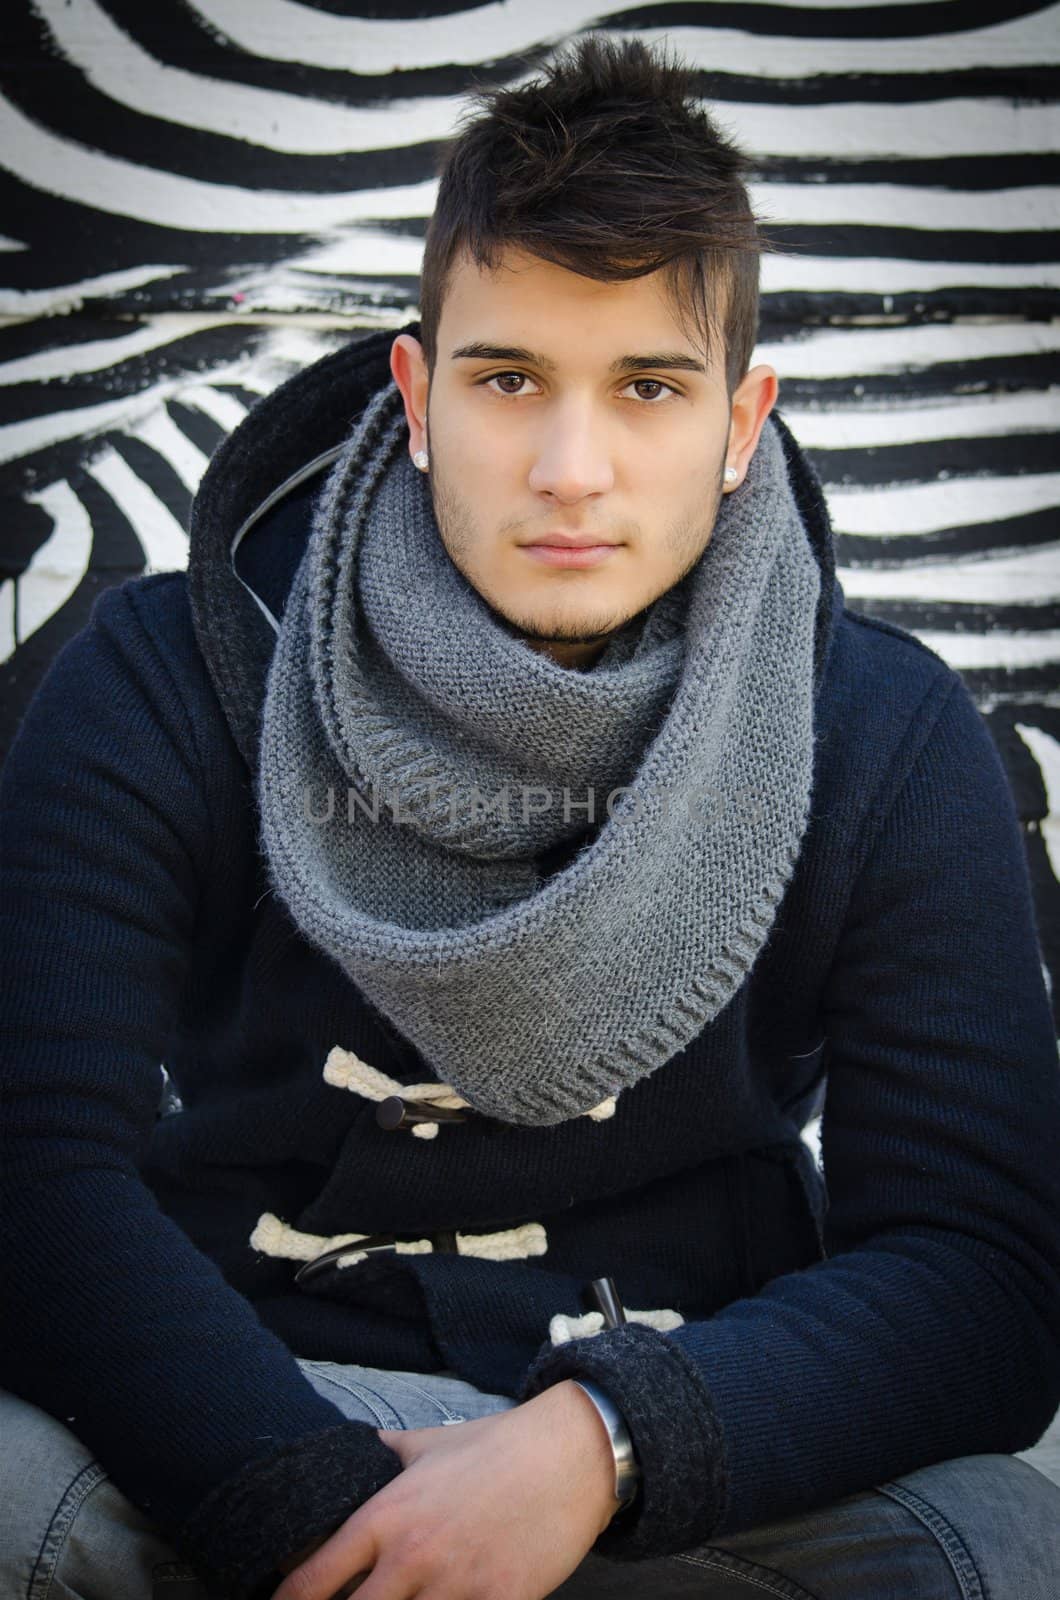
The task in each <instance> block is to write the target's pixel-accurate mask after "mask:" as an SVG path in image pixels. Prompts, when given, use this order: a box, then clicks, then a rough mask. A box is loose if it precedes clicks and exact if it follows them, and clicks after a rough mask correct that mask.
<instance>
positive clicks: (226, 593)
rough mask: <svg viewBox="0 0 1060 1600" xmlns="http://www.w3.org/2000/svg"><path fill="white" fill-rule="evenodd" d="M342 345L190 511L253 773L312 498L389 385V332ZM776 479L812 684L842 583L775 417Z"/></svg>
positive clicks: (305, 375)
mask: <svg viewBox="0 0 1060 1600" xmlns="http://www.w3.org/2000/svg"><path fill="white" fill-rule="evenodd" d="M419 332H420V325H419V323H418V322H411V323H408V324H406V326H405V327H404V328H401V329H399V330H397V331H396V332H395V331H394V330H391V329H386V330H384V331H382V332H380V333H373V334H370V335H368V336H367V337H366V338H364V339H359V340H357V341H356V342H355V343H351V344H349V345H346V346H344V347H343V348H342V349H341V350H337V351H335V352H334V353H333V354H331V355H328V356H325V357H324V358H323V359H322V360H320V361H316V362H314V363H313V364H312V365H311V366H309V367H306V368H305V369H304V370H303V371H302V372H298V373H296V374H295V375H294V377H292V378H289V379H288V380H287V382H286V383H284V384H281V386H280V387H279V388H278V389H275V390H274V391H273V393H272V394H270V395H268V396H267V397H266V398H265V399H264V400H262V401H261V402H260V403H259V404H258V405H256V406H255V407H254V408H253V410H252V411H251V412H250V413H249V414H248V415H247V417H246V418H245V419H244V421H243V422H242V423H240V425H239V426H238V427H237V428H236V429H235V431H234V432H233V433H231V434H230V435H229V437H228V438H227V439H225V440H224V442H223V443H222V444H221V445H220V446H219V448H218V449H217V451H216V452H215V454H214V456H213V458H212V460H211V462H210V465H209V468H208V469H207V471H206V473H205V475H204V477H203V480H202V483H201V485H200V487H199V491H198V494H197V495H196V497H195V502H194V505H193V507H192V515H191V539H190V548H189V553H188V590H189V597H190V601H191V611H192V619H193V624H194V628H195V635H196V639H197V642H198V645H199V649H200V651H201V653H202V656H203V659H204V660H205V662H206V666H207V670H208V672H209V674H210V678H211V680H212V682H213V685H214V689H215V690H216V693H217V696H218V699H219V700H220V703H221V707H222V709H223V711H224V714H225V717H226V719H227V721H228V725H229V728H230V730H231V732H232V736H233V738H234V739H235V742H236V745H237V746H238V748H239V751H240V753H241V755H242V757H243V760H244V761H245V763H246V765H247V767H248V769H249V770H250V772H251V773H252V774H253V775H255V776H256V774H257V764H258V756H257V750H258V740H259V736H260V728H261V714H262V708H263V705H264V698H265V686H266V678H267V674H268V668H269V663H270V661H271V659H272V652H273V648H274V646H275V642H276V635H277V632H278V630H279V623H280V618H281V617H282V615H283V608H284V605H285V603H286V598H287V594H288V592H289V589H290V586H291V582H292V580H293V578H294V575H295V572H296V571H297V568H298V565H299V562H300V561H301V558H302V555H303V553H304V551H305V548H306V544H307V542H308V538H309V531H310V520H311V508H312V501H313V498H314V497H315V495H316V493H317V492H318V491H319V489H320V487H321V484H322V482H323V476H324V474H325V473H326V471H327V469H328V468H329V467H330V465H331V463H332V462H333V461H334V460H335V458H336V456H337V455H338V453H339V451H340V450H341V448H342V446H343V444H344V442H345V440H346V439H347V438H348V436H349V434H350V431H351V430H352V428H353V427H354V426H355V424H356V422H357V420H358V418H359V416H360V414H361V412H362V411H363V409H364V407H365V405H366V404H367V402H368V400H369V399H370V397H371V396H372V395H373V394H374V393H376V391H377V390H379V389H381V388H383V387H384V386H385V385H386V384H387V383H389V382H390V381H391V374H390V347H391V345H392V344H393V342H394V339H395V338H396V337H397V335H398V333H409V334H411V335H412V336H413V337H416V338H418V337H419ZM765 426H766V427H773V428H775V429H776V431H777V434H778V436H779V438H780V442H781V445H782V447H783V451H784V459H785V463H786V465H787V471H788V478H789V481H790V483H791V486H792V491H793V493H794V495H795V500H796V504H797V505H798V508H799V511H800V514H801V516H802V519H803V522H804V524H805V527H806V530H807V534H808V536H809V540H810V544H811V547H812V550H813V553H814V558H815V560H816V561H817V564H818V568H819V570H820V576H821V588H820V595H819V598H818V602H817V614H816V620H815V631H814V688H815V693H819V692H820V687H821V683H822V680H823V677H824V670H825V666H826V664H827V659H828V654H829V649H830V646H831V642H832V638H833V635H834V632H835V627H836V623H837V621H838V618H839V615H840V613H841V612H842V609H843V591H842V588H841V587H840V584H839V582H838V580H837V578H836V571H835V536H834V534H833V532H832V527H831V522H830V520H829V516H828V509H827V506H826V504H825V499H824V493H823V490H822V488H821V484H820V481H819V480H818V478H817V475H816V473H815V471H814V469H813V467H812V465H811V463H810V461H809V459H808V458H807V456H806V455H805V453H804V452H803V450H802V448H801V446H800V445H799V444H798V442H797V441H796V440H795V438H794V436H793V435H792V434H791V432H790V430H789V429H788V427H787V424H786V423H785V422H784V421H783V418H782V417H781V416H779V415H778V412H777V410H776V408H775V407H774V409H773V410H772V412H771V413H770V415H769V417H768V418H767V419H766V424H765Z"/></svg>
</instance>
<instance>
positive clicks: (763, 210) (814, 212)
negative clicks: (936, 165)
mask: <svg viewBox="0 0 1060 1600" xmlns="http://www.w3.org/2000/svg"><path fill="white" fill-rule="evenodd" d="M748 190H749V193H750V196H751V203H752V206H753V207H754V211H755V215H756V216H757V217H758V218H759V220H760V221H761V222H762V223H763V224H764V225H765V226H766V227H767V228H768V226H769V224H770V223H771V222H772V223H773V224H776V223H783V224H786V225H789V226H791V225H795V226H798V227H806V226H811V225H812V226H818V225H828V224H843V225H846V226H847V227H858V226H866V227H876V228H916V229H918V230H919V231H920V232H921V233H933V232H945V233H950V232H953V231H954V230H955V229H956V230H960V231H963V230H965V229H968V230H971V231H974V232H983V233H1012V232H1014V231H1017V230H1018V231H1020V232H1024V233H1032V232H1034V231H1035V229H1045V228H1055V227H1056V225H1057V214H1058V210H1060V207H1058V204H1057V191H1056V189H1055V188H1049V187H1048V186H1046V185H1040V186H1038V187H1035V186H1033V185H1030V184H1028V185H1027V186H1026V187H1024V188H1013V189H977V190H976V191H975V192H974V193H972V192H969V191H967V190H963V189H938V188H926V187H925V188H922V189H920V188H914V187H912V186H911V185H909V184H897V183H876V184H872V183H752V184H749V185H748ZM946 253H947V252H946V249H945V245H944V242H942V241H940V249H939V255H940V256H945V255H946Z"/></svg>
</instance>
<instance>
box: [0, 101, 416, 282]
mask: <svg viewBox="0 0 1060 1600" xmlns="http://www.w3.org/2000/svg"><path fill="white" fill-rule="evenodd" d="M0 166H4V167H6V168H7V169H8V170H9V171H11V172H14V173H15V174H16V175H17V176H18V177H19V178H21V179H22V181H23V182H24V183H29V184H32V185H33V186H34V187H35V188H37V189H40V190H42V191H43V192H44V193H45V194H55V195H59V196H61V197H62V198H63V199H64V200H74V201H76V202H77V203H78V204H80V205H88V206H94V207H95V208H96V210H98V211H105V212H107V213H109V214H110V215H112V216H120V217H134V218H136V219H137V220H138V221H140V222H150V223H154V224H155V225H156V226H158V227H164V228H182V229H184V230H185V231H187V232H190V233H251V234H254V233H277V234H284V233H315V232H322V231H326V230H327V229H329V228H335V227H339V226H343V225H349V224H352V223H355V222H357V221H359V220H361V219H363V218H367V217H392V216H395V215H397V216H402V215H405V214H408V213H409V208H410V206H413V207H415V209H416V212H419V211H421V210H422V206H423V200H422V198H420V197H418V195H417V191H418V190H420V189H422V188H423V187H424V185H422V184H414V185H410V186H408V187H407V188H395V189H379V190H376V189H367V190H363V191H362V190H355V191H352V192H349V193H345V194H325V195H315V194H302V193H298V192H294V193H292V192H290V191H287V192H284V191H280V190H275V189H243V188H238V187H236V186H234V185H231V184H220V183H216V184H215V183H206V182H203V181H201V180H200V179H198V178H182V177H178V176H177V175H176V174H175V173H171V172H163V171H160V170H159V169H158V168H155V167H147V166H138V165H136V164H135V163H134V162H131V161H123V160H121V159H120V158H119V157H117V156H109V155H103V154H101V153H100V152H98V151H93V150H89V149H86V148H85V146H83V145H80V144H76V143H75V142H74V141H73V140H71V139H64V138H60V137H59V135H58V134H54V133H50V132H49V131H48V130H47V129H45V128H42V127H41V126H40V125H39V124H38V123H35V122H33V121H31V120H30V118H29V117H27V116H24V115H23V113H22V112H21V111H20V110H19V109H18V107H17V106H14V105H12V103H11V101H10V100H7V99H5V98H3V97H2V96H0ZM428 187H430V188H431V190H432V192H433V189H434V180H433V179H431V180H430V181H429V184H428ZM420 248H421V250H422V245H421V246H420Z"/></svg>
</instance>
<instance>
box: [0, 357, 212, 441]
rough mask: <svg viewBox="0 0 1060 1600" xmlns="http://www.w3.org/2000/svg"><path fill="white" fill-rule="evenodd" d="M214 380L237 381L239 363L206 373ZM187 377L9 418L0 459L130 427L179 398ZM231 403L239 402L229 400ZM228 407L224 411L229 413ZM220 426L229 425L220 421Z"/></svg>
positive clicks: (0, 432) (1, 436)
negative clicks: (93, 402) (112, 397)
mask: <svg viewBox="0 0 1060 1600" xmlns="http://www.w3.org/2000/svg"><path fill="white" fill-rule="evenodd" d="M210 377H211V379H212V381H213V382H214V383H224V382H225V381H226V380H229V379H230V380H231V381H233V382H239V381H241V378H242V366H241V364H240V363H238V362H235V363H229V364H228V365H227V366H225V367H220V368H218V369H217V370H216V371H215V372H213V373H211V374H210ZM191 387H193V388H194V389H195V392H196V394H201V393H202V392H203V390H202V386H201V385H192V386H191ZM186 388H187V378H186V377H184V376H178V377H174V378H166V379H164V380H162V381H161V382H159V383H155V384H152V385H151V386H150V388H148V389H142V390H140V391H139V392H138V393H137V394H130V395H123V396H122V397H121V399H119V400H102V401H100V403H99V404H98V405H94V406H75V407H74V408H73V409H71V410H70V411H56V412H53V413H52V414H50V415H48V416H44V417H29V418H27V419H26V421H24V422H9V423H7V424H6V425H5V426H4V427H2V428H0V462H3V461H14V460H17V459H18V458H19V457H21V456H24V455H27V454H28V453H29V452H30V451H31V450H43V449H46V448H47V446H48V445H52V444H61V443H63V441H64V440H66V439H78V438H81V437H85V438H90V437H91V436H92V435H93V434H97V433H103V432H104V431H105V430H106V429H107V428H130V427H133V426H135V425H137V424H139V423H140V422H142V421H143V420H144V419H145V418H146V417H148V416H150V414H151V412H152V411H154V410H156V408H157V407H158V406H159V405H160V404H161V403H162V402H163V401H166V400H172V399H183V398H184V394H185V392H186ZM231 404H232V405H238V404H239V402H238V401H235V400H233V401H232V402H231ZM231 414H232V413H231V412H230V411H228V412H226V415H231ZM222 426H223V427H228V426H230V424H229V423H222Z"/></svg>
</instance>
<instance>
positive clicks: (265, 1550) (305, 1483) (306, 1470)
mask: <svg viewBox="0 0 1060 1600" xmlns="http://www.w3.org/2000/svg"><path fill="white" fill-rule="evenodd" d="M400 1471H401V1461H400V1458H399V1457H398V1456H397V1454H396V1453H395V1452H394V1451H393V1450H391V1449H389V1448H388V1447H387V1446H386V1445H385V1444H384V1443H383V1441H382V1440H381V1439H380V1438H379V1435H378V1434H377V1433H376V1430H375V1428H373V1427H372V1426H371V1425H370V1424H369V1423H367V1422H349V1421H347V1422H341V1423H339V1424H338V1426H337V1427H334V1428H327V1429H325V1431H324V1432H323V1433H313V1434H308V1435H306V1436H305V1437H304V1438H301V1439H297V1440H295V1441H294V1442H293V1443H292V1444H287V1445H285V1446H284V1447H283V1449H281V1450H278V1451H277V1452H276V1453H275V1454H274V1455H270V1456H264V1457H257V1458H256V1459H255V1460H253V1461H251V1462H249V1463H248V1464H247V1465H246V1466H245V1467H243V1468H242V1469H241V1470H240V1471H239V1472H238V1473H236V1474H235V1475H234V1476H233V1477H231V1478H226V1479H225V1480H224V1481H223V1482H222V1483H219V1484H217V1485H216V1486H215V1487H214V1488H213V1489H211V1491H210V1493H209V1494H208V1495H207V1496H206V1498H205V1499H204V1500H201V1501H200V1502H199V1504H198V1505H197V1506H196V1507H195V1510H194V1511H193V1512H192V1513H191V1515H190V1516H189V1517H188V1518H187V1519H186V1521H185V1522H184V1523H183V1524H182V1525H181V1526H180V1527H179V1528H178V1529H176V1530H175V1532H174V1533H173V1535H172V1539H173V1543H174V1546H175V1548H176V1551H177V1554H178V1555H179V1556H180V1557H181V1558H182V1559H183V1560H185V1561H187V1562H189V1563H190V1564H191V1565H192V1566H193V1567H194V1568H195V1569H196V1572H198V1573H199V1575H200V1577H201V1579H202V1581H203V1583H204V1585H205V1587H206V1589H207V1591H208V1593H209V1594H210V1595H211V1597H213V1600H259V1597H268V1596H270V1595H271V1594H272V1592H273V1590H274V1589H275V1588H277V1587H278V1586H279V1584H280V1582H281V1574H280V1572H279V1570H278V1567H277V1563H278V1562H280V1561H283V1560H286V1558H287V1557H288V1556H290V1555H292V1554H293V1553H294V1552H295V1551H297V1550H301V1549H302V1548H303V1546H305V1545H307V1544H310V1543H311V1542H312V1541H313V1540H314V1539H319V1538H321V1537H323V1536H326V1535H328V1534H331V1533H333V1532H334V1531H335V1529H336V1528H337V1527H338V1526H339V1524H340V1523H342V1522H344V1521H345V1520H346V1518H347V1517H348V1516H351V1515H352V1513H353V1512H354V1511H356V1509H357V1508H358V1506H361V1505H363V1504H364V1502H365V1501H366V1500H368V1499H370V1498H371V1496H372V1495H373V1494H375V1493H377V1491H378V1490H380V1489H382V1488H383V1487H384V1486H385V1485H386V1484H388V1483H389V1482H390V1481H391V1479H392V1478H396V1477H397V1475H398V1473H399V1472H400Z"/></svg>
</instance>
